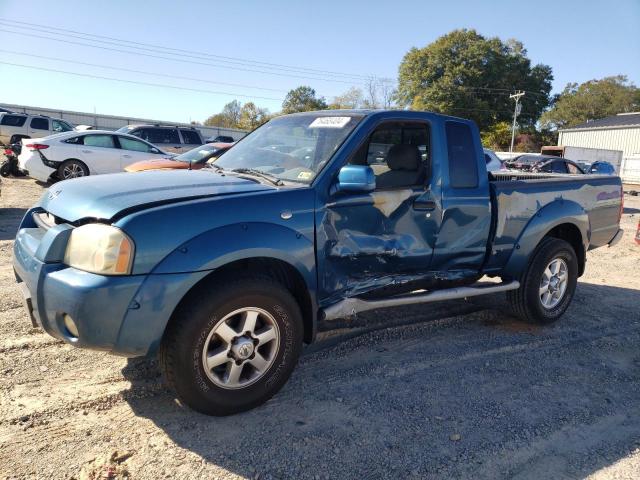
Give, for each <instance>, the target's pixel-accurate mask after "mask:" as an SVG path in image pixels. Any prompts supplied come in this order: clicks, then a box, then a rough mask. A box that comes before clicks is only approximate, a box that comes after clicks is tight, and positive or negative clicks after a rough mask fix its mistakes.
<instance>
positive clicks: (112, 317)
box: [13, 227, 144, 350]
mask: <svg viewBox="0 0 640 480" xmlns="http://www.w3.org/2000/svg"><path fill="white" fill-rule="evenodd" d="M61 231H63V230H62V229H58V228H57V227H54V228H52V229H50V230H49V231H47V232H46V233H44V232H43V231H42V230H41V229H39V228H23V229H21V230H20V231H19V232H18V236H17V237H16V241H15V243H14V249H13V267H14V270H15V273H16V279H17V280H18V282H19V286H20V289H21V291H22V296H23V299H24V303H25V307H26V309H27V312H29V314H30V316H31V319H32V323H34V324H35V325H37V326H40V327H42V328H43V329H44V330H45V331H46V332H47V333H48V334H49V335H51V336H53V337H55V338H59V339H61V340H64V341H66V342H68V343H71V344H75V345H77V346H79V347H85V348H91V349H96V350H113V349H114V347H115V346H116V343H117V339H118V333H119V331H120V327H121V325H122V322H123V320H124V318H125V316H126V313H127V310H128V308H129V304H130V303H131V301H132V299H133V297H134V295H135V294H136V292H137V291H138V289H139V288H140V286H141V285H142V283H143V282H144V277H143V276H126V277H106V276H103V275H95V274H92V273H88V272H83V271H81V270H77V269H75V268H71V267H68V266H66V265H64V264H62V263H61V258H55V255H52V254H51V249H52V248H53V249H55V248H56V247H55V246H53V242H52V240H54V239H55V238H57V237H59V236H61V235H63V233H61ZM36 246H37V247H36ZM34 247H36V248H34ZM44 252H47V253H50V254H49V256H48V258H47V255H43V253H44ZM47 260H48V261H49V262H47ZM64 315H69V316H71V318H72V319H73V320H74V321H75V323H76V325H77V327H78V332H79V335H78V336H77V337H75V336H73V335H71V333H70V332H69V331H68V330H67V328H66V327H65V325H64V321H63V317H64Z"/></svg>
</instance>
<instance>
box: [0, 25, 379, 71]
mask: <svg viewBox="0 0 640 480" xmlns="http://www.w3.org/2000/svg"><path fill="white" fill-rule="evenodd" d="M0 22H2V23H8V24H9V26H12V25H13V24H16V23H18V24H23V25H28V26H29V27H30V28H36V29H39V30H40V31H44V33H49V34H54V35H62V34H61V33H56V32H53V30H57V31H59V32H65V33H64V34H65V35H67V36H69V33H71V34H77V35H82V36H84V37H93V38H97V39H106V40H114V41H115V42H117V43H114V42H109V41H106V40H91V39H90V38H82V39H83V40H89V41H96V42H98V41H100V42H103V43H108V44H113V45H117V46H125V47H130V46H131V45H141V46H144V47H151V49H148V48H145V49H144V50H148V51H153V52H157V50H158V49H160V50H161V52H162V53H169V54H171V53H170V52H167V51H168V50H171V51H174V52H179V53H180V54H195V55H196V56H197V57H195V58H202V57H205V58H217V59H223V60H227V61H230V62H232V63H236V64H240V65H245V66H246V65H251V66H259V67H260V66H262V67H269V68H276V69H287V70H293V71H299V72H300V71H302V72H307V73H312V74H324V75H326V74H330V75H339V76H346V77H351V78H357V79H360V80H368V79H369V78H372V77H375V78H378V77H377V76H374V75H362V74H355V73H345V72H338V71H332V70H320V69H315V68H309V67H299V66H292V65H285V64H279V63H271V62H263V61H258V60H249V59H243V58H239V57H231V56H224V55H216V54H211V53H206V52H199V51H195V50H186V49H180V48H174V47H167V46H162V45H157V44H150V43H143V42H135V41H131V40H124V39H121V38H116V37H110V36H106V35H96V34H92V33H86V32H80V31H78V30H69V29H64V28H58V27H51V26H48V25H42V24H37V23H30V22H24V21H20V20H10V19H3V18H0ZM77 35H71V36H73V37H74V38H80V37H78V36H77ZM122 43H124V44H125V45H120V44H122ZM130 48H132V47H130ZM135 48H140V47H135ZM171 55H175V54H171ZM381 80H384V79H381Z"/></svg>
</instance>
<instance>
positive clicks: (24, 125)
mask: <svg viewBox="0 0 640 480" xmlns="http://www.w3.org/2000/svg"><path fill="white" fill-rule="evenodd" d="M72 130H73V126H72V125H71V124H70V123H69V122H66V121H65V120H62V119H59V118H50V117H45V116H43V115H30V114H26V113H6V112H4V113H0V143H2V144H3V145H11V144H14V143H19V142H20V140H22V139H23V138H36V137H37V138H40V137H46V136H49V135H52V134H55V133H61V132H68V131H72Z"/></svg>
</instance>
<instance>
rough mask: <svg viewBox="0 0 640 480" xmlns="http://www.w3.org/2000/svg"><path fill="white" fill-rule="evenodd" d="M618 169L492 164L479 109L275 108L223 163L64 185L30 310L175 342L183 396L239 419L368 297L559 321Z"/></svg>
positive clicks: (24, 245)
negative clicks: (466, 112)
mask: <svg viewBox="0 0 640 480" xmlns="http://www.w3.org/2000/svg"><path fill="white" fill-rule="evenodd" d="M622 195H623V193H622V188H621V183H620V179H619V178H618V177H614V176H598V175H575V176H574V175H569V174H567V175H555V174H527V173H522V172H505V173H488V172H487V170H486V167H485V159H484V155H483V149H482V146H481V143H480V137H479V134H478V129H477V127H476V126H475V124H473V123H472V122H470V121H467V120H463V119H459V118H454V117H447V116H443V115H438V114H433V113H426V112H409V111H323V112H307V113H300V114H294V115H288V116H282V117H278V118H275V119H273V120H271V121H270V122H268V123H267V124H265V125H264V126H262V127H260V128H258V129H257V130H255V131H254V132H253V133H251V134H250V135H248V136H247V137H245V138H244V139H242V140H241V141H240V142H239V143H238V144H237V145H236V146H234V147H233V148H232V149H231V150H229V151H228V152H227V153H225V154H224V155H222V156H221V157H220V158H219V159H218V160H217V161H216V163H215V164H213V165H212V167H211V168H206V169H203V170H197V171H196V170H193V171H189V170H183V171H150V172H142V173H131V174H129V173H123V174H115V175H100V176H98V177H87V178H81V179H75V180H69V181H63V182H60V183H56V184H54V185H53V186H52V187H50V188H49V190H48V191H47V192H46V193H45V194H44V195H43V197H42V199H41V201H40V202H39V203H38V204H37V205H36V206H35V207H34V208H32V209H30V210H29V211H28V212H27V213H26V215H25V217H24V220H23V221H22V224H21V225H20V229H19V231H18V234H17V237H16V241H15V244H14V268H15V272H16V278H17V281H18V282H19V285H20V288H21V290H22V293H23V296H24V300H25V304H26V307H27V309H28V311H29V313H30V315H31V319H32V322H33V323H34V325H36V326H40V327H42V328H43V329H44V330H46V331H47V332H48V333H49V334H51V335H53V336H54V337H56V338H59V339H62V340H64V341H65V342H68V343H70V344H72V345H77V346H79V347H85V348H90V349H96V350H106V351H110V352H113V353H115V354H119V355H125V356H129V357H136V356H148V355H154V354H156V353H159V358H160V365H161V367H162V369H163V371H164V374H165V376H166V379H167V381H168V382H169V383H170V384H171V385H172V386H173V388H174V389H175V391H176V392H177V395H178V397H179V398H180V399H181V400H182V401H183V402H184V403H185V404H187V405H189V406H191V407H192V408H194V409H196V410H198V411H201V412H204V413H208V414H215V415H225V414H231V413H234V412H239V411H242V410H246V409H249V408H252V407H254V406H256V405H259V404H261V403H262V402H264V401H266V400H267V399H268V398H270V397H271V396H272V395H274V394H275V393H276V392H277V391H278V389H280V388H281V387H282V385H283V384H284V383H285V382H286V380H287V379H288V377H289V376H290V374H291V372H292V370H293V369H294V367H295V365H296V362H297V359H298V356H299V354H300V352H301V349H302V346H303V344H304V343H310V342H312V341H313V340H314V338H315V336H316V333H317V332H318V331H321V330H325V329H331V328H332V326H335V325H336V324H337V322H342V323H344V322H345V319H349V318H353V316H354V315H357V314H358V313H359V312H363V311H366V310H371V309H380V308H387V307H393V306H398V305H407V304H415V303H423V304H427V303H428V302H433V301H439V300H446V299H462V298H466V297H471V296H475V295H483V294H488V293H495V292H502V291H504V292H506V295H507V297H508V300H509V302H510V305H511V306H512V308H513V313H514V314H515V315H517V316H519V317H521V318H522V319H524V320H527V321H530V322H537V323H550V322H553V321H555V320H557V319H558V318H559V317H560V316H561V315H562V314H563V313H564V312H565V310H566V309H567V308H568V307H569V304H570V303H571V300H572V298H573V296H574V292H575V289H576V283H577V279H578V277H579V276H581V275H582V274H583V272H584V269H585V261H586V252H587V250H589V249H592V248H596V247H601V246H604V245H613V244H614V243H616V242H617V241H619V239H620V237H621V234H622V231H621V230H620V229H619V221H620V216H621V213H622Z"/></svg>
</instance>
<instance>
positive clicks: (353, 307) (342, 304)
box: [323, 280, 520, 320]
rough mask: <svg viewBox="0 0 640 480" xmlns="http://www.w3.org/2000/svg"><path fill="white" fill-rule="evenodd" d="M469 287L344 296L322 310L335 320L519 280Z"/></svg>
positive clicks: (492, 289) (502, 288)
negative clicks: (374, 297) (385, 295)
mask: <svg viewBox="0 0 640 480" xmlns="http://www.w3.org/2000/svg"><path fill="white" fill-rule="evenodd" d="M474 285H475V286H470V287H455V288H446V289H443V290H435V291H433V292H429V293H414V294H411V295H403V296H401V297H388V298H381V299H377V300H364V299H362V298H358V297H351V298H345V299H344V300H340V301H339V302H338V303H334V304H333V305H331V306H329V307H327V308H325V309H324V310H323V313H324V319H325V320H337V319H339V318H348V317H351V316H354V315H356V314H358V313H361V312H366V311H369V310H375V309H377V308H389V307H399V306H401V305H413V304H416V303H430V302H440V301H442V300H455V299H457V298H467V297H477V296H479V295H487V294H489V293H498V292H506V291H508V290H516V289H517V288H519V287H520V282H518V281H517V280H513V281H511V282H509V283H490V282H485V283H476V284H474Z"/></svg>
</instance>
